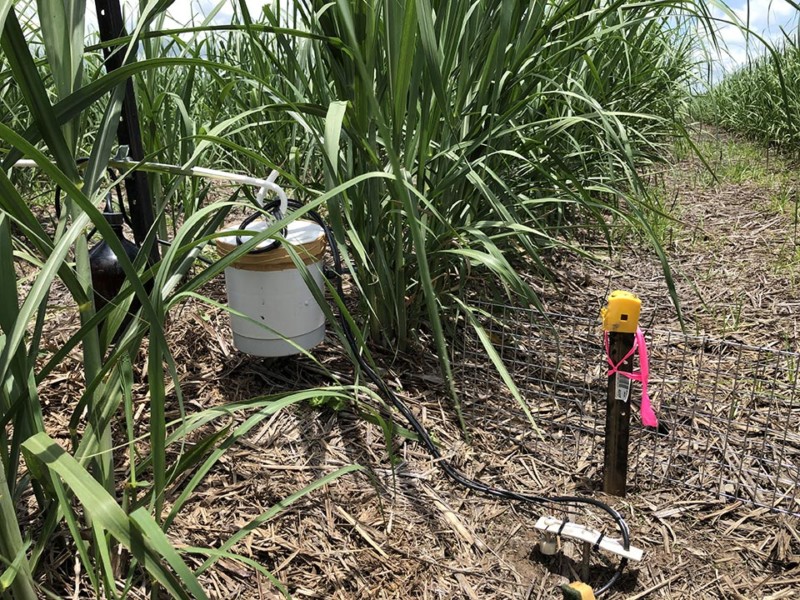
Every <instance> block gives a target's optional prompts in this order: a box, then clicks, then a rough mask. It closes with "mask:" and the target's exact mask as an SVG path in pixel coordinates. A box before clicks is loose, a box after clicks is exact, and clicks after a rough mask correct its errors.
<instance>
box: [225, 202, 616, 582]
mask: <svg viewBox="0 0 800 600" xmlns="http://www.w3.org/2000/svg"><path fill="white" fill-rule="evenodd" d="M276 205H277V201H275V202H272V203H270V204H268V205H267V206H265V207H264V208H265V210H267V211H274V210H275V206H276ZM289 207H290V208H293V209H295V210H296V209H298V208H301V207H302V204H300V203H299V202H297V201H295V200H290V201H289ZM259 214H260V213H256V214H255V215H251V216H250V217H248V218H247V219H245V221H246V222H247V224H250V223H252V221H253V220H254V219H255V218H256V217H257V216H258V215H259ZM271 214H274V213H272V212H271ZM306 216H307V217H308V218H309V219H311V220H312V221H314V222H315V223H316V224H317V225H319V226H320V227H321V228H322V231H323V233H324V234H325V238H326V239H327V241H328V246H329V247H330V251H331V257H332V259H333V264H334V270H335V272H336V274H337V277H335V286H336V291H337V293H338V294H339V296H340V297H342V298H344V288H343V286H342V275H343V270H342V261H341V256H340V254H339V248H338V246H337V244H336V240H335V239H334V237H333V234H332V233H331V230H330V228H329V227H328V224H327V223H326V222H325V221H324V220H323V219H322V217H320V215H319V213H317V212H315V211H313V210H311V211H308V212H307V213H306ZM242 229H244V227H242ZM237 243H238V244H241V243H242V242H241V241H240V240H239V238H238V237H237ZM277 245H278V242H277V241H276V243H275V244H270V246H269V249H272V248H276V247H277ZM260 251H261V252H264V251H266V249H260ZM337 312H338V315H337V316H338V318H339V322H340V324H341V327H342V331H343V332H344V336H345V339H346V340H347V344H348V346H349V347H350V350H351V351H352V353H353V355H354V356H355V357H356V360H357V361H358V364H359V366H360V367H361V369H362V370H363V371H364V373H366V375H367V377H368V378H369V379H370V381H372V383H373V384H374V385H375V386H376V387H377V388H378V389H379V390H380V392H381V394H382V395H383V396H384V398H385V399H388V400H389V401H390V402H391V404H392V406H394V407H395V409H397V410H398V411H399V412H400V414H402V415H403V417H405V419H406V421H408V423H409V425H411V428H412V429H413V430H414V431H415V432H416V434H417V436H418V437H419V441H420V443H421V444H422V445H423V446H424V447H425V449H426V450H427V451H428V453H429V454H430V455H431V456H432V457H433V458H434V459H435V461H436V464H437V465H438V466H439V467H440V468H441V469H442V470H443V471H444V472H445V474H446V475H447V476H448V477H449V478H450V479H452V480H453V481H455V482H456V483H457V484H459V485H461V486H463V487H465V488H467V489H469V490H473V491H475V492H479V493H481V494H484V495H487V496H494V497H496V498H502V499H505V500H514V501H518V502H526V503H528V504H538V505H542V504H585V505H588V506H592V507H594V508H597V509H599V510H601V511H603V512H605V513H606V514H608V515H609V516H610V517H611V519H612V520H613V521H614V523H616V525H617V527H618V528H619V530H620V533H621V534H622V547H623V548H624V549H625V550H629V549H630V531H629V529H628V524H627V523H626V522H625V519H623V517H622V515H621V514H620V513H619V512H618V511H617V510H616V509H614V508H613V507H611V506H609V505H608V504H606V503H605V502H601V501H600V500H596V499H594V498H586V497H582V496H536V495H531V494H522V493H519V492H514V491H511V490H506V489H503V488H496V487H492V486H490V485H488V484H486V483H483V482H482V481H478V480H477V479H470V478H469V477H467V476H466V475H464V474H463V473H461V472H460V471H459V470H458V469H456V468H455V467H454V466H453V465H452V464H451V463H450V461H448V460H447V459H445V458H444V457H443V456H442V453H441V452H440V451H439V448H437V446H436V444H435V443H434V442H433V440H432V439H431V436H430V434H429V433H428V431H427V430H426V429H425V427H424V426H423V425H422V423H420V422H419V421H418V420H417V417H416V416H415V415H414V413H413V412H411V409H409V408H408V406H406V405H405V404H404V403H403V401H402V400H400V398H398V397H397V395H396V394H395V393H394V391H393V390H392V389H391V388H390V387H389V386H388V385H387V384H386V382H385V381H384V380H383V378H382V377H381V376H380V375H378V374H377V373H376V372H375V371H374V370H373V369H372V367H371V366H370V365H369V363H367V361H366V360H365V359H364V357H363V356H362V354H361V352H360V351H359V349H358V343H357V342H356V339H355V334H354V333H353V330H352V329H351V327H350V323H349V322H348V320H347V319H346V318H345V316H344V314H343V312H342V310H341V309H340V310H338V311H337ZM600 539H602V536H601V538H600ZM598 542H599V540H598ZM627 564H628V559H627V558H622V559H620V562H619V565H618V566H617V568H616V569H615V571H614V574H613V575H612V576H611V578H610V579H609V580H608V582H606V584H605V585H604V586H602V587H601V588H600V589H598V590H597V592H596V594H597V595H600V594H604V593H605V592H607V591H608V590H609V589H611V587H612V586H613V585H614V584H615V583H616V582H617V580H618V579H619V577H620V576H621V575H622V571H623V570H624V569H625V567H626V566H627Z"/></svg>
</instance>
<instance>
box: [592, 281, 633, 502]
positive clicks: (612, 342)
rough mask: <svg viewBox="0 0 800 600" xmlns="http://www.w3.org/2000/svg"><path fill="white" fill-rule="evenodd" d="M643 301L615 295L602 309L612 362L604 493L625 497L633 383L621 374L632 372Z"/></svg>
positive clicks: (629, 295) (608, 401)
mask: <svg viewBox="0 0 800 600" xmlns="http://www.w3.org/2000/svg"><path fill="white" fill-rule="evenodd" d="M641 304H642V303H641V301H640V300H639V299H638V298H637V297H636V296H634V295H633V294H630V293H628V292H622V291H615V292H612V293H611V295H610V296H609V297H608V306H607V307H606V308H604V309H603V313H602V314H603V329H604V331H605V336H606V340H607V341H606V352H607V353H608V358H609V362H610V364H609V377H608V393H607V398H606V429H605V434H606V435H605V447H604V451H603V491H604V492H605V493H607V494H611V495H613V496H624V495H625V488H626V485H627V480H628V439H629V436H630V416H631V404H630V395H631V394H630V391H631V380H630V379H628V378H627V377H625V376H624V375H621V374H620V373H621V372H626V373H630V372H632V371H633V352H632V349H633V344H634V339H635V335H634V334H635V332H636V327H637V326H638V324H639V311H640V309H641Z"/></svg>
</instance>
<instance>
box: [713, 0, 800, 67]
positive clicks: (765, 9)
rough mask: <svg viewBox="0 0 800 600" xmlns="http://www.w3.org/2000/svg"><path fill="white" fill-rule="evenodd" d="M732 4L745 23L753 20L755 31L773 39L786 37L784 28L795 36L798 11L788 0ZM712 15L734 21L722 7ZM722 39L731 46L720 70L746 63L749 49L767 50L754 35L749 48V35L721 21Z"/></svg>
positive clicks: (753, 51) (740, 0) (752, 51)
mask: <svg viewBox="0 0 800 600" xmlns="http://www.w3.org/2000/svg"><path fill="white" fill-rule="evenodd" d="M798 3H800V0H798ZM729 7H730V8H731V10H732V11H733V13H734V14H735V15H736V17H738V19H739V20H740V21H741V22H742V23H744V24H748V22H749V28H750V30H751V31H752V32H753V33H754V34H756V35H759V36H761V37H763V38H766V39H768V40H770V41H772V42H775V41H778V40H781V39H783V33H782V32H781V28H783V30H784V31H786V33H788V34H790V35H793V33H794V31H795V28H796V25H797V16H798V10H797V9H796V8H794V7H793V6H792V5H790V4H789V3H788V2H786V0H749V2H748V0H731V1H730V2H729ZM712 14H713V16H714V17H716V18H719V19H722V20H724V21H729V20H730V16H729V15H726V14H725V12H724V11H723V10H722V9H720V8H714V9H712ZM795 35H796V34H795ZM719 38H720V39H721V40H722V42H724V45H725V46H726V48H727V49H726V50H724V51H723V54H722V56H721V57H720V61H719V65H718V69H716V71H717V73H722V72H724V71H726V70H731V69H733V68H736V67H737V66H741V65H743V64H745V63H746V62H747V55H748V51H749V52H750V54H751V55H752V54H756V55H759V54H761V53H763V45H762V44H761V43H760V42H759V41H758V40H757V39H755V38H753V37H751V38H750V43H749V47H748V43H747V39H746V37H745V34H744V33H743V32H742V31H741V29H739V27H737V26H735V25H733V24H726V23H720V24H719Z"/></svg>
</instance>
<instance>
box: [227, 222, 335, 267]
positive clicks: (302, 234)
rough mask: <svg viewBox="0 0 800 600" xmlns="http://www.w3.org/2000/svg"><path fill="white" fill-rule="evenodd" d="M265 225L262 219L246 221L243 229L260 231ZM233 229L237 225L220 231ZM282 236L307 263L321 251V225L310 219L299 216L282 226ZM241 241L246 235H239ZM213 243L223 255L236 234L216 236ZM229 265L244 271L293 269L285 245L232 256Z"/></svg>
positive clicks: (233, 243)
mask: <svg viewBox="0 0 800 600" xmlns="http://www.w3.org/2000/svg"><path fill="white" fill-rule="evenodd" d="M268 226H269V225H268V224H267V223H266V222H264V221H261V220H259V221H255V222H253V223H250V224H249V225H248V226H247V227H246V228H245V229H246V230H247V231H256V232H260V231H264V230H265V229H267V227H268ZM237 230H240V227H238V226H236V227H229V228H227V229H226V230H224V231H223V233H224V232H225V231H237ZM285 239H286V241H287V242H289V243H290V244H291V245H292V247H293V248H294V250H295V252H297V254H298V255H299V256H300V258H301V260H302V261H303V262H304V263H305V264H307V265H310V264H313V263H315V262H317V261H319V260H321V259H322V257H323V255H324V254H325V232H324V231H323V230H322V227H320V226H319V225H317V224H316V223H314V222H313V221H304V220H302V219H298V220H297V221H292V222H291V223H289V224H288V225H287V226H286V236H285ZM242 240H243V241H245V240H246V236H242ZM270 242H271V240H269V239H266V240H264V241H263V242H260V243H259V244H258V245H257V246H256V248H255V249H256V250H258V249H259V248H266V247H267V246H268V245H269V244H270ZM216 245H217V251H218V252H219V254H220V256H226V255H227V254H230V253H231V252H233V251H234V250H236V248H237V247H238V244H237V243H236V235H227V236H223V237H219V238H217V239H216ZM232 266H234V267H236V268H237V269H244V270H247V271H283V270H284V269H291V268H294V262H293V261H292V257H291V256H290V255H289V253H288V252H287V251H286V248H284V246H283V245H280V246H278V247H277V248H275V249H273V250H269V251H267V252H257V251H256V252H253V251H251V252H249V253H247V254H245V255H243V256H240V257H239V258H238V259H236V260H235V261H234V262H233V263H232Z"/></svg>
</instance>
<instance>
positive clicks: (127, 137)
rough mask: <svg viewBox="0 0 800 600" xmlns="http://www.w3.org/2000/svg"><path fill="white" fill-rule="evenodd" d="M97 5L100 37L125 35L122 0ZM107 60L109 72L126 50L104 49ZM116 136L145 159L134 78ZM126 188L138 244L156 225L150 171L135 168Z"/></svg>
mask: <svg viewBox="0 0 800 600" xmlns="http://www.w3.org/2000/svg"><path fill="white" fill-rule="evenodd" d="M95 7H96V8H97V24H98V28H99V30H100V39H101V40H102V41H103V42H108V41H111V40H115V39H118V38H120V37H123V36H125V35H126V33H125V22H124V20H123V18H122V9H121V7H120V4H119V0H95ZM103 55H104V57H105V59H106V72H108V73H110V72H111V71H113V70H114V69H117V68H119V67H121V66H122V59H123V57H124V53H123V52H122V49H121V48H119V47H108V48H103ZM117 139H118V140H119V143H120V145H122V146H128V155H129V157H130V158H131V159H133V160H136V161H139V160H142V159H143V158H144V147H143V145H142V132H141V129H140V127H139V111H138V110H137V108H136V95H135V93H134V89H133V80H131V79H128V80H127V81H126V82H125V99H124V100H123V102H122V116H121V118H120V121H119V126H118V127H117ZM125 191H126V192H127V194H128V205H129V206H130V217H131V225H132V227H131V228H132V229H133V237H134V239H135V240H136V243H137V244H139V245H141V244H143V243H144V240H145V237H146V236H147V232H148V231H150V228H151V227H152V226H153V222H154V221H155V215H154V212H153V199H152V197H151V196H150V187H149V185H148V183H147V173H145V172H144V171H141V170H137V171H134V172H133V173H131V174H130V175H129V176H128V177H127V178H126V179H125ZM149 255H150V261H151V262H155V261H157V260H158V258H159V252H158V244H156V243H153V244H152V246H151V247H150V252H149Z"/></svg>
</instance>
